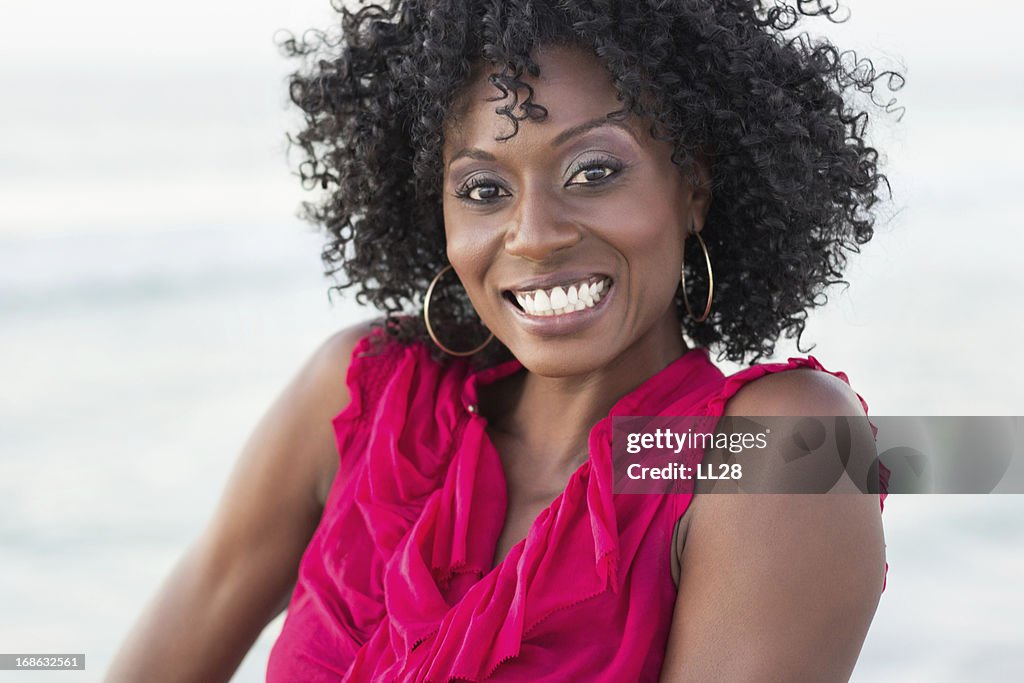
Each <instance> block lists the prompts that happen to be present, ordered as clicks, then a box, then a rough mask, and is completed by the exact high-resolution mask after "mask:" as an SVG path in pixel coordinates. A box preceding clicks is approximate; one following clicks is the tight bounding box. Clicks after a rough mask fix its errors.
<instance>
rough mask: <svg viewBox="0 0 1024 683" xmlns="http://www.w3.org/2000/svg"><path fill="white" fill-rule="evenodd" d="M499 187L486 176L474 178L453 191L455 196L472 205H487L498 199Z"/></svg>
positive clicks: (505, 195) (501, 195)
mask: <svg viewBox="0 0 1024 683" xmlns="http://www.w3.org/2000/svg"><path fill="white" fill-rule="evenodd" d="M501 189H502V188H501V186H500V185H499V184H498V183H496V182H494V181H493V180H491V179H490V178H487V177H486V176H474V177H472V178H470V179H469V180H468V181H466V182H465V183H464V184H463V185H462V186H460V187H459V188H457V189H456V190H455V196H456V197H458V198H459V199H463V200H466V201H468V202H470V203H473V204H489V203H491V202H493V201H495V200H497V199H499V198H500V197H507V196H508V194H507V193H506V194H504V195H503V194H501Z"/></svg>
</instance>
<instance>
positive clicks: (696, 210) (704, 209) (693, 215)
mask: <svg viewBox="0 0 1024 683" xmlns="http://www.w3.org/2000/svg"><path fill="white" fill-rule="evenodd" d="M689 184H690V225H691V226H692V227H691V228H690V229H691V231H692V232H700V231H701V230H703V229H704V221H705V220H706V219H707V216H708V211H710V210H711V200H712V196H711V156H710V155H709V154H708V153H707V152H706V151H705V150H703V149H701V150H698V151H697V153H696V154H694V164H693V172H692V174H691V176H690V180H689Z"/></svg>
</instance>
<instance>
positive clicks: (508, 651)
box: [268, 330, 888, 683]
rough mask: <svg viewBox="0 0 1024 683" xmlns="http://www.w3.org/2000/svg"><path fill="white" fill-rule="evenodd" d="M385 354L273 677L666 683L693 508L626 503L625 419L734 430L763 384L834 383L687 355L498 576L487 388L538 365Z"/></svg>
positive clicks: (603, 443)
mask: <svg viewBox="0 0 1024 683" xmlns="http://www.w3.org/2000/svg"><path fill="white" fill-rule="evenodd" d="M373 334H378V335H383V334H386V333H385V332H384V331H383V330H375V331H374V332H373V333H371V336H372V335H373ZM385 342H386V343H385V344H384V346H383V348H382V349H381V351H380V352H379V353H377V354H373V353H372V352H373V349H374V347H373V346H372V344H371V338H370V337H369V336H368V337H367V338H364V339H363V340H361V341H360V343H359V344H358V345H357V346H356V348H355V350H354V351H353V357H352V360H351V362H350V365H349V372H348V376H347V378H346V382H347V383H348V386H349V391H350V394H351V397H352V398H351V401H350V404H349V406H348V407H347V408H346V409H345V410H344V411H342V412H341V413H339V414H338V415H337V416H336V417H335V418H334V426H335V430H336V441H337V444H338V450H339V456H340V458H341V460H340V465H339V475H338V476H337V477H336V479H335V482H334V485H333V487H332V490H331V496H330V498H329V502H328V507H327V508H325V513H324V517H323V519H322V521H321V525H320V527H318V529H317V532H316V533H315V535H314V538H313V540H312V541H311V542H310V545H309V548H308V549H307V552H306V554H305V555H304V557H303V560H302V565H301V567H300V572H299V582H298V584H297V586H296V591H295V593H294V595H293V599H292V604H291V605H290V606H289V612H288V618H287V620H286V623H285V627H284V629H283V632H282V636H281V637H280V639H279V640H278V642H277V643H276V644H275V650H274V653H273V654H272V657H271V664H272V665H273V666H272V667H271V668H272V669H274V670H275V672H276V673H275V676H276V678H273V679H271V678H270V676H268V680H311V681H312V680H327V679H328V677H327V674H326V673H325V672H326V671H327V669H328V668H330V670H331V672H332V673H331V676H330V679H331V680H337V678H338V674H337V672H338V671H344V674H343V675H341V677H340V679H341V680H343V681H353V682H355V681H359V682H363V681H402V682H403V683H409V682H419V683H449V682H451V681H458V682H459V683H464V682H466V681H484V680H487V679H490V678H491V677H492V676H496V673H497V672H499V671H500V672H505V673H506V674H507V675H508V678H509V679H514V680H537V679H538V676H537V675H531V674H530V672H534V673H535V672H536V671H540V670H546V669H550V667H551V662H554V661H555V659H552V657H556V656H557V661H558V665H557V675H556V674H551V673H550V672H549V679H545V680H550V676H554V677H555V678H561V679H562V680H568V679H569V678H572V679H575V680H589V681H595V682H601V683H612V682H617V681H622V680H644V681H647V680H651V681H653V680H655V679H656V677H657V672H658V670H660V666H661V660H660V659H659V657H661V656H663V652H664V645H665V642H666V641H667V637H668V631H669V628H670V625H671V620H672V611H673V610H672V606H673V603H674V597H675V588H674V586H673V585H672V582H671V578H670V577H669V576H668V574H667V567H668V564H669V553H670V544H669V540H670V537H671V528H672V524H673V523H674V522H675V519H676V517H675V516H674V512H675V506H676V505H677V504H679V503H681V502H686V503H688V501H689V499H690V497H691V495H685V496H684V495H678V496H630V495H623V496H615V495H613V480H614V477H613V465H612V453H611V446H612V419H613V418H614V417H616V416H627V415H650V416H656V415H702V414H706V415H709V416H716V415H717V416H720V415H721V413H722V410H723V409H724V405H725V402H726V401H727V400H728V398H729V397H730V396H732V395H734V394H735V393H736V391H738V390H739V388H740V387H741V386H742V385H743V384H745V383H747V382H749V381H752V380H753V379H755V378H756V377H759V376H761V375H763V374H767V373H768V372H773V371H778V370H782V369H788V368H790V367H815V368H818V369H823V368H821V367H820V364H818V363H817V361H816V360H815V359H813V358H808V359H790V363H788V364H775V365H767V366H765V365H762V366H755V367H753V368H750V369H748V370H747V371H744V372H743V373H739V374H737V375H733V376H732V377H730V378H725V377H723V375H722V373H721V372H720V371H719V370H718V369H717V368H716V367H715V366H714V365H713V364H712V363H711V362H710V360H709V357H708V352H707V350H706V349H700V348H698V349H694V350H691V351H689V352H688V353H686V354H684V355H683V356H682V357H681V358H679V359H677V360H675V361H673V362H672V363H671V364H669V365H668V366H667V367H665V368H664V369H663V370H661V371H660V372H658V373H656V374H655V375H654V376H652V377H651V378H649V379H648V380H646V381H645V382H643V383H642V384H641V385H640V386H638V387H637V388H636V389H634V390H633V391H631V392H629V393H628V394H626V395H625V396H623V397H622V398H621V399H620V400H619V401H618V402H617V403H616V404H615V406H613V407H612V409H611V411H610V412H609V415H608V417H606V418H605V419H603V420H601V421H600V422H598V423H597V424H596V425H595V426H594V428H593V429H592V430H591V432H590V437H589V441H588V444H589V447H590V454H589V455H590V457H589V459H588V460H587V461H586V462H585V463H583V465H581V466H580V467H579V468H578V469H577V470H576V472H574V473H573V474H572V476H571V477H570V478H569V480H568V482H567V484H566V486H565V489H564V491H563V492H562V493H561V494H560V495H559V496H557V497H556V498H555V500H554V501H553V502H552V503H551V504H550V505H549V506H548V507H547V508H546V509H545V510H543V511H542V512H541V513H540V515H539V516H538V517H537V518H536V520H535V521H534V522H533V524H532V525H531V526H530V528H529V531H528V533H527V535H526V538H525V539H523V540H522V541H520V542H519V543H518V544H516V545H515V546H513V547H512V549H511V550H510V551H509V553H508V555H507V556H506V557H505V558H504V559H503V560H502V561H501V562H500V563H498V565H497V566H494V567H493V568H492V564H493V560H494V554H495V549H496V546H497V542H498V539H499V537H500V534H501V532H502V530H503V527H504V522H505V516H506V510H507V482H506V480H505V475H504V470H503V467H502V463H501V458H500V455H499V453H498V452H497V450H496V449H495V447H494V445H493V443H492V442H491V440H490V438H489V435H488V433H487V420H486V418H484V417H483V416H482V415H479V413H478V412H477V411H475V410H469V408H470V406H471V405H473V404H475V403H477V401H478V397H479V394H478V391H479V389H480V387H481V386H483V385H485V384H488V383H491V382H494V381H497V380H499V379H501V378H503V377H506V376H508V375H510V374H512V373H514V372H518V371H521V370H522V369H523V368H522V366H521V364H519V362H518V361H517V360H512V361H508V362H507V363H504V364H501V365H498V366H495V367H492V368H488V369H484V370H479V371H474V370H472V369H471V368H470V366H469V364H468V362H466V361H464V360H463V359H456V360H454V361H451V362H449V363H448V364H444V365H442V364H439V363H438V362H437V361H435V360H433V358H432V357H431V354H430V350H429V348H428V347H427V346H426V345H425V344H422V343H414V344H409V345H402V344H399V343H397V342H393V341H392V342H387V341H386V340H385ZM833 374H836V375H837V376H839V377H840V378H841V379H843V380H844V381H846V376H845V375H843V374H842V373H833ZM847 383H848V382H847ZM861 402H862V403H864V402H863V399H861ZM864 407H865V411H866V409H867V405H866V403H865V404H864ZM715 411H717V412H715ZM887 475H888V472H887V471H885V472H884V474H883V475H882V476H884V481H887ZM684 498H685V500H684ZM568 624H576V625H577V626H579V627H582V626H583V625H584V624H586V626H587V627H588V630H587V631H586V633H587V634H591V635H592V634H594V633H596V634H598V637H597V640H594V638H592V637H590V635H587V637H586V639H585V640H583V641H580V640H573V638H580V637H581V636H577V635H575V634H576V633H577V632H578V631H579V629H578V628H576V627H572V626H568ZM590 627H594V628H596V629H597V630H596V631H594V630H589V629H590ZM619 640H621V641H622V642H621V643H619V642H618V641H619ZM590 641H594V642H590ZM620 645H621V649H617V648H619V647H620ZM289 662H290V663H291V664H289ZM545 662H547V664H545ZM289 666H291V667H292V668H289ZM302 667H307V669H308V670H307V669H303V668H302ZM509 670H514V671H515V673H508V671H509ZM563 675H564V676H568V678H563ZM318 676H323V677H322V678H318ZM497 677H498V678H502V680H506V678H505V677H503V676H497Z"/></svg>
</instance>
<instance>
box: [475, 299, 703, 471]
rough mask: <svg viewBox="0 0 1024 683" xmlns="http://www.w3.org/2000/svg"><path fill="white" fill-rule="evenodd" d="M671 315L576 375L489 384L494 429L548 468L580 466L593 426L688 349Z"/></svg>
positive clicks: (528, 376)
mask: <svg viewBox="0 0 1024 683" xmlns="http://www.w3.org/2000/svg"><path fill="white" fill-rule="evenodd" d="M672 318H674V316H672V317H670V318H669V319H667V320H666V321H665V323H662V324H658V325H656V327H655V328H654V329H652V330H650V331H649V332H648V333H647V334H645V335H644V336H642V337H640V338H639V339H637V340H636V342H635V343H634V344H633V345H632V346H630V347H629V348H627V349H625V350H624V351H623V352H622V353H620V354H618V355H617V356H615V357H614V358H612V359H611V360H610V361H609V362H605V363H602V364H601V365H600V366H599V367H595V368H594V369H593V370H591V371H589V372H587V373H584V374H581V375H573V376H558V377H555V376H542V375H538V374H536V373H532V372H528V371H527V372H519V373H516V374H515V375H512V376H510V377H508V378H506V380H503V381H501V382H498V383H496V385H501V386H500V387H499V386H496V385H491V386H490V387H487V389H488V390H490V391H489V397H490V400H489V401H487V402H486V403H487V405H485V406H483V409H484V410H485V412H486V413H487V414H488V415H489V416H491V417H490V419H489V420H488V421H489V424H490V426H491V429H492V430H494V431H497V432H499V433H501V434H502V436H504V437H505V438H508V439H513V440H514V441H516V442H517V443H519V444H520V445H521V446H522V447H523V449H524V452H527V453H533V454H536V457H537V458H538V461H541V462H542V463H543V465H542V466H543V467H544V468H548V467H550V468H553V469H555V470H562V469H566V470H569V471H572V470H574V469H576V468H577V467H578V466H579V465H580V464H582V462H583V461H584V460H585V459H586V457H587V456H586V453H587V439H588V437H589V435H590V430H591V429H592V428H593V427H594V425H595V424H597V422H599V421H600V420H601V419H602V418H604V417H606V416H607V415H608V413H609V412H610V411H611V409H612V407H613V406H614V405H615V403H616V402H617V401H618V400H619V399H620V398H622V397H623V396H625V395H626V394H628V393H629V392H631V391H632V390H634V389H636V388H637V387H638V386H640V385H641V384H643V383H644V382H645V381H646V380H648V379H649V378H651V377H653V376H654V375H656V374H657V373H658V372H660V371H661V370H663V369H664V368H665V367H666V366H668V365H669V364H671V363H672V362H673V361H675V360H677V359H678V358H679V357H681V356H682V355H683V354H684V353H686V351H687V350H688V349H687V346H686V344H685V342H684V341H683V339H682V336H681V335H680V333H679V329H680V327H679V324H678V320H675V321H674V322H673V320H672Z"/></svg>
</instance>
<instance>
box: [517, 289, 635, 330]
mask: <svg viewBox="0 0 1024 683" xmlns="http://www.w3.org/2000/svg"><path fill="white" fill-rule="evenodd" d="M605 277H608V276H605ZM570 282H573V280H570ZM551 286H557V284H555V285H551ZM538 288H539V287H538ZM617 290H618V287H617V286H616V285H615V281H614V280H612V286H611V288H610V289H607V290H605V293H604V295H603V296H602V297H601V300H600V301H598V302H597V304H596V305H595V306H594V307H593V308H584V309H583V310H582V311H573V312H572V313H563V314H562V315H545V316H532V315H527V314H526V312H525V311H522V310H520V309H519V307H518V306H516V305H515V304H514V303H512V302H511V301H509V300H508V299H507V298H505V297H504V296H503V297H501V300H502V301H503V302H504V303H505V305H506V306H508V307H509V309H511V311H512V313H513V315H515V316H516V319H517V320H518V322H519V324H520V325H522V326H523V327H524V328H525V329H526V331H527V332H530V333H532V334H536V335H539V336H541V337H558V336H562V335H569V334H575V333H577V332H580V331H582V330H583V329H585V328H587V327H589V326H590V325H592V324H593V323H594V322H595V321H596V320H597V319H598V318H599V317H600V316H601V315H602V314H603V313H604V312H605V311H606V310H607V309H608V306H609V305H610V303H611V302H612V301H614V300H615V297H616V295H617Z"/></svg>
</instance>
